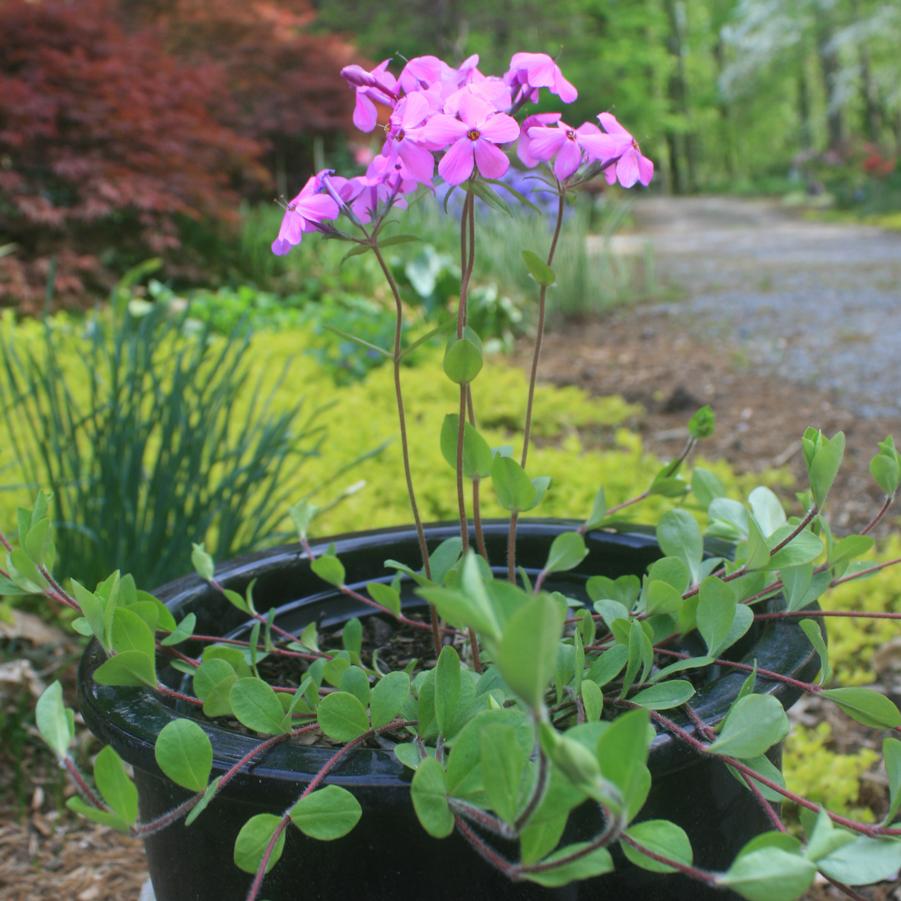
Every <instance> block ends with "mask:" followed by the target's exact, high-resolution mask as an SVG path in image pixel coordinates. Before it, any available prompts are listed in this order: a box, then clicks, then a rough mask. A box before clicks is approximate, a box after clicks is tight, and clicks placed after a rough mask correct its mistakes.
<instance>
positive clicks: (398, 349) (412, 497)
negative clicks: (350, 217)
mask: <svg viewBox="0 0 901 901" xmlns="http://www.w3.org/2000/svg"><path fill="white" fill-rule="evenodd" d="M372 252H373V253H374V254H375V258H376V260H377V261H378V264H379V267H380V268H381V270H382V274H383V275H384V276H385V279H386V281H387V282H388V287H389V288H390V289H391V295H392V296H393V297H394V309H395V319H394V353H393V354H392V359H393V362H394V397H395V400H396V402H397V421H398V426H399V429H400V447H401V455H402V457H403V462H404V478H405V480H406V482H407V497H408V499H409V501H410V512H411V513H412V514H413V523H414V525H415V527H416V539H417V541H418V542H419V555H420V556H421V557H422V571H423V573H424V574H425V577H426V578H427V579H430V578H431V577H432V567H431V563H430V562H429V546H428V544H427V542H426V540H425V529H424V528H423V527H422V517H421V516H420V515H419V505H418V504H417V503H416V489H415V488H414V487H413V470H412V469H411V467H410V443H409V440H408V438H407V416H406V412H405V411H404V393H403V388H402V387H401V378H400V365H401V355H402V350H403V348H402V342H403V335H404V304H403V300H402V299H401V296H400V288H398V287H397V282H396V281H395V279H394V275H393V274H392V272H391V269H390V268H389V267H388V264H387V263H386V262H385V257H384V256H383V255H382V250H381V248H380V247H379V245H378V242H377V241H375V240H373V241H372ZM429 610H430V616H431V623H432V641H433V643H434V645H435V653H436V654H439V653H441V621H440V619H439V617H438V611H437V610H436V609H435V607H434V606H433V605H431V604H430V605H429Z"/></svg>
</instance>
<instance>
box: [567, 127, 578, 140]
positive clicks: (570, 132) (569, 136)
mask: <svg viewBox="0 0 901 901" xmlns="http://www.w3.org/2000/svg"><path fill="white" fill-rule="evenodd" d="M566 137H568V138H569V139H570V141H575V139H576V133H575V132H574V131H573V130H572V129H570V130H569V131H568V132H567V133H566Z"/></svg>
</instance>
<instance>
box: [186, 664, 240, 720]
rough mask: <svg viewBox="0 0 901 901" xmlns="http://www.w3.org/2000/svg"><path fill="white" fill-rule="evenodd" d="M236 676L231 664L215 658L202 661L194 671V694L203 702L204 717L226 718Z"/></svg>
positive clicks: (230, 709) (229, 710) (229, 708)
mask: <svg viewBox="0 0 901 901" xmlns="http://www.w3.org/2000/svg"><path fill="white" fill-rule="evenodd" d="M237 680H238V674H237V673H236V672H235V671H234V669H233V667H232V666H231V664H229V663H228V662H227V661H225V660H220V659H218V658H216V657H210V658H208V659H204V660H203V662H202V663H201V664H200V666H199V667H198V668H197V669H196V670H195V671H194V683H193V684H194V694H196V695H197V697H198V698H200V699H201V700H202V701H203V712H204V714H205V715H206V716H210V717H215V716H228V715H229V714H230V713H231V712H232V708H231V701H230V696H231V688H232V685H234V684H235V682H237Z"/></svg>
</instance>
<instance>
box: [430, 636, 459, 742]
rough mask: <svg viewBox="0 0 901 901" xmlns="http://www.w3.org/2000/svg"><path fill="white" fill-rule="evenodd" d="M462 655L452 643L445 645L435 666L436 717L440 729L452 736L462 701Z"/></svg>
mask: <svg viewBox="0 0 901 901" xmlns="http://www.w3.org/2000/svg"><path fill="white" fill-rule="evenodd" d="M460 688H461V685H460V657H459V656H458V654H457V652H456V650H455V649H454V648H453V647H452V646H451V645H445V646H444V647H443V648H442V649H441V654H440V655H439V656H438V663H437V665H436V666H435V719H436V721H437V723H438V731H439V732H440V733H441V734H442V735H444V736H445V737H450V735H451V734H452V733H451V731H450V730H451V726H452V725H453V723H454V721H455V719H456V718H457V714H458V708H459V703H460Z"/></svg>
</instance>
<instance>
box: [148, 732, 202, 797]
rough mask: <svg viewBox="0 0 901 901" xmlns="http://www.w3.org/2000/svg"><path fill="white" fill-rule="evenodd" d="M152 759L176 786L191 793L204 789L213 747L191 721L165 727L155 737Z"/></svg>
mask: <svg viewBox="0 0 901 901" xmlns="http://www.w3.org/2000/svg"><path fill="white" fill-rule="evenodd" d="M153 756H154V757H155V758H156V762H157V765H158V766H159V768H160V769H161V770H162V771H163V773H165V775H166V776H168V777H169V778H170V779H171V780H172V781H173V782H174V783H175V784H176V785H180V786H181V787H182V788H187V789H189V790H190V791H195V792H200V791H204V790H205V789H206V786H207V782H208V781H209V778H210V770H211V769H212V767H213V746H212V745H211V744H210V740H209V738H208V737H207V734H206V732H204V731H203V729H201V728H200V726H198V725H197V723H195V722H194V721H193V720H186V719H178V720H173V721H172V722H171V723H167V724H166V725H165V726H164V727H163V729H162V731H161V732H160V734H159V735H158V736H157V737H156V744H155V745H154V748H153Z"/></svg>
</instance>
